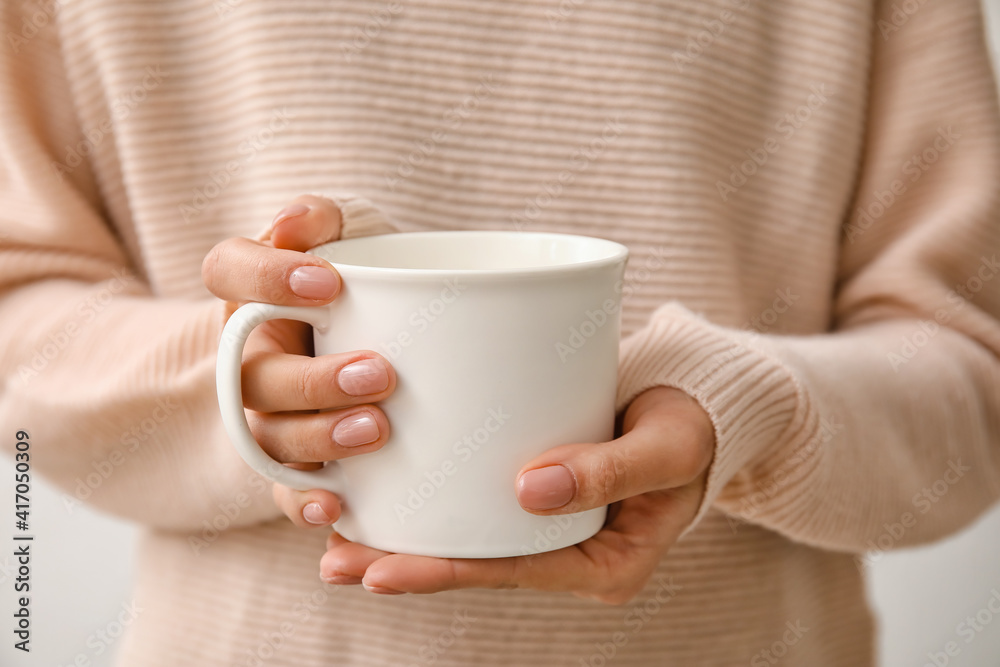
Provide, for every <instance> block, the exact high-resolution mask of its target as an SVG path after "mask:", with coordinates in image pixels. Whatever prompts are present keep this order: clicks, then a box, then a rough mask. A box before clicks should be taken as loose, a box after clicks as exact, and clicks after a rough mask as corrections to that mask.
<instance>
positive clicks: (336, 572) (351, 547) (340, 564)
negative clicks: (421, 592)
mask: <svg viewBox="0 0 1000 667" xmlns="http://www.w3.org/2000/svg"><path fill="white" fill-rule="evenodd" d="M326 548H327V552H326V553H325V554H323V558H321V559H320V563H319V576H320V579H322V580H323V581H325V582H327V583H329V584H360V583H362V579H363V577H364V576H365V571H366V570H367V569H368V567H369V566H370V565H371V564H372V563H374V562H375V561H377V560H378V559H379V558H384V557H385V556H388V555H389V552H388V551H381V550H379V549H373V548H372V547H366V546H365V545H363V544H357V543H355V542H351V541H349V540H347V539H346V538H344V537H343V536H341V535H340V534H338V533H337V532H336V531H334V532H332V533H331V534H330V536H329V537H327V538H326ZM371 592H373V593H388V594H392V593H394V592H395V591H392V590H391V589H380V588H376V589H374V590H372V591H371Z"/></svg>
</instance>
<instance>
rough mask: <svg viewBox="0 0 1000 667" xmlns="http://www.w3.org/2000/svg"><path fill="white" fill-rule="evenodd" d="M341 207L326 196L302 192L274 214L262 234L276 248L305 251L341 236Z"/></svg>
mask: <svg viewBox="0 0 1000 667" xmlns="http://www.w3.org/2000/svg"><path fill="white" fill-rule="evenodd" d="M342 222H343V218H342V216H341V213H340V208H339V207H338V206H337V205H336V204H334V203H333V202H332V201H331V200H329V199H327V198H326V197H317V196H315V195H302V196H300V197H296V198H295V199H293V200H292V201H291V202H289V204H288V206H286V207H285V208H283V209H282V210H281V211H279V212H278V214H277V215H276V216H275V217H274V221H273V222H272V223H271V228H270V229H269V230H268V232H267V233H265V235H264V238H266V239H268V240H269V241H270V243H271V245H273V246H274V247H275V248H284V249H286V250H298V251H299V252H305V251H306V250H309V249H310V248H315V247H316V246H318V245H323V244H324V243H329V242H330V241H336V240H337V239H339V238H340V230H341V226H342Z"/></svg>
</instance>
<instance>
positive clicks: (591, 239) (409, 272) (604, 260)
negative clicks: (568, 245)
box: [307, 230, 629, 278]
mask: <svg viewBox="0 0 1000 667" xmlns="http://www.w3.org/2000/svg"><path fill="white" fill-rule="evenodd" d="M428 236H433V237H435V238H440V237H445V236H447V237H466V238H468V237H489V236H502V237H512V236H518V237H533V238H536V239H539V240H543V239H546V238H547V239H554V240H557V241H568V240H573V241H575V242H576V243H580V242H583V243H587V244H591V245H604V246H606V247H607V249H608V253H607V254H606V255H605V256H603V257H598V258H596V259H588V260H583V261H579V262H569V263H564V264H549V265H544V266H530V267H516V268H507V269H503V268H501V269H496V268H491V269H478V268H451V269H438V268H433V269H427V268H406V267H385V266H368V265H365V264H348V263H344V262H339V261H335V260H332V259H330V258H329V257H326V256H325V255H324V252H323V251H324V250H325V249H327V248H330V247H332V246H339V247H343V246H344V245H345V244H347V245H364V244H369V243H377V242H379V240H380V239H385V238H388V237H392V238H393V239H394V240H397V241H400V240H402V241H405V240H406V239H407V238H409V239H417V238H421V237H428ZM307 252H308V253H309V254H311V255H316V256H317V257H320V258H322V259H325V260H326V261H328V262H330V264H332V265H333V266H334V267H335V268H336V269H337V270H338V271H341V270H343V271H346V272H349V273H354V274H358V275H367V276H372V277H376V276H383V277H393V276H396V277H407V278H418V277H429V278H440V277H449V276H461V277H477V276H481V277H500V276H509V277H517V276H541V275H560V274H565V273H574V272H578V271H582V270H587V269H596V268H603V267H607V266H614V265H616V264H618V263H620V262H624V261H626V260H627V259H628V256H629V249H628V247H627V246H625V245H623V244H621V243H618V242H617V241H612V240H610V239H605V238H600V237H597V236H585V235H583V234H562V233H558V232H518V231H506V230H445V231H419V232H395V233H389V234H379V235H374V236H358V237H354V238H350V239H341V240H339V241H331V242H330V243H324V244H322V245H319V246H316V247H315V248H311V249H309V250H308V251H307Z"/></svg>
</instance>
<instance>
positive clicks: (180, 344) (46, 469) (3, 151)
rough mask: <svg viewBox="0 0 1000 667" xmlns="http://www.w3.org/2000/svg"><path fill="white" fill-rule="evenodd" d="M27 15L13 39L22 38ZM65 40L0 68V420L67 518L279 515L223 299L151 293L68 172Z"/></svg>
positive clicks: (344, 203) (192, 527) (90, 180)
mask: <svg viewBox="0 0 1000 667" xmlns="http://www.w3.org/2000/svg"><path fill="white" fill-rule="evenodd" d="M15 7H20V3H5V4H4V5H3V9H2V10H0V33H2V34H5V35H9V34H14V35H20V30H21V26H22V25H24V24H22V20H21V19H22V17H21V16H19V15H18V12H19V11H21V10H19V9H15ZM25 7H26V8H27V10H30V9H31V8H32V7H33V6H32V5H30V4H29V5H25ZM27 10H25V11H27ZM55 32H56V31H55V30H52V29H43V30H39V31H37V34H33V35H31V38H30V39H22V40H20V41H17V42H16V43H15V48H12V49H11V50H10V51H7V50H5V51H4V55H3V57H2V58H0V109H2V111H0V116H2V118H3V119H4V122H3V123H0V174H2V179H0V198H2V201H3V207H2V208H0V374H2V380H3V384H2V387H3V390H2V394H0V423H2V424H4V425H5V427H6V428H9V429H11V433H10V434H11V436H13V433H14V431H17V430H23V431H26V432H27V433H28V434H29V435H30V440H31V443H32V447H31V457H32V460H31V465H32V469H33V470H34V471H36V472H37V473H39V474H41V475H43V476H45V477H46V478H48V479H49V480H50V481H52V482H53V483H54V484H56V485H57V486H58V487H59V488H60V489H61V490H62V491H63V500H64V503H65V505H66V507H67V509H68V510H70V511H72V510H73V509H74V508H75V507H76V506H77V505H78V504H79V503H80V502H88V503H91V504H92V505H94V506H96V507H97V508H99V509H102V510H105V511H108V512H111V513H114V514H117V515H119V516H122V517H125V518H129V519H133V520H136V521H139V522H142V523H145V524H149V525H152V526H157V527H160V528H168V529H175V530H185V531H191V532H192V534H197V533H198V531H200V530H201V529H202V528H204V527H206V526H212V525H214V526H215V527H216V528H218V527H219V526H220V525H241V524H244V525H245V524H250V523H254V522H257V521H261V520H264V519H267V518H270V517H274V516H278V515H279V512H278V510H277V508H276V507H275V506H274V504H273V502H272V500H271V494H270V492H269V491H270V484H269V483H268V482H265V481H264V480H263V479H262V478H260V477H258V476H257V475H256V474H255V473H253V471H252V470H251V469H250V468H249V467H247V466H246V465H245V464H244V463H243V461H242V460H241V459H240V458H239V457H238V455H237V454H236V453H235V450H234V448H233V447H232V445H231V444H230V442H229V439H228V438H227V436H226V434H225V432H224V430H223V427H222V422H221V418H220V416H219V408H218V403H217V401H216V395H215V357H216V352H217V349H218V340H219V337H220V335H221V331H222V326H223V324H224V321H223V320H224V318H225V315H226V313H225V304H223V302H221V301H219V300H217V299H214V298H198V299H178V298H161V297H158V296H157V295H156V294H154V293H152V291H151V289H150V286H149V284H148V282H147V280H146V279H145V277H144V275H143V268H142V261H141V259H140V258H138V257H134V256H130V255H129V253H128V252H127V250H126V249H125V244H124V243H123V242H122V241H121V238H120V235H119V234H118V233H117V232H116V229H115V228H114V226H113V225H112V224H111V222H110V220H109V218H108V217H107V212H106V210H105V207H104V206H102V201H101V197H100V194H99V193H100V189H99V187H98V186H97V184H96V183H97V180H96V178H95V175H94V173H93V172H92V171H91V170H90V169H89V167H88V164H87V163H86V161H84V162H83V163H81V164H77V165H73V168H72V169H69V168H62V169H60V168H59V165H60V162H61V159H60V158H61V156H62V155H63V154H65V153H66V147H67V146H76V145H79V144H80V142H81V141H83V140H84V136H83V134H82V132H81V130H80V129H79V127H78V126H77V124H76V121H75V117H74V114H73V111H72V104H71V101H70V100H69V99H68V96H67V95H66V92H65V91H66V90H67V89H68V85H67V82H66V80H65V76H64V74H63V68H62V66H61V56H60V53H59V47H58V43H57V40H56V37H55ZM65 166H66V165H63V167H65ZM333 196H334V198H335V199H336V200H337V201H338V203H339V204H340V206H341V208H342V210H343V213H344V227H343V236H345V237H349V236H362V235H366V234H371V233H381V232H385V231H389V230H390V226H389V225H388V223H387V222H386V221H385V219H384V218H383V217H382V216H381V214H380V213H379V212H378V211H377V210H375V209H374V207H372V206H371V204H370V202H368V201H367V200H364V199H361V198H358V197H354V196H350V195H344V196H337V195H333ZM220 240H221V239H220ZM7 443H8V444H7V445H5V450H9V451H10V453H11V454H12V453H13V443H14V439H13V437H10V438H7ZM208 530H209V533H211V529H210V528H209V529H208Z"/></svg>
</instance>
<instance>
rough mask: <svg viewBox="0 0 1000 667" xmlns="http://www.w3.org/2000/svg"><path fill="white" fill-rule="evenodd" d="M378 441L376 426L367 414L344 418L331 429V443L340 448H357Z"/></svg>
mask: <svg viewBox="0 0 1000 667" xmlns="http://www.w3.org/2000/svg"><path fill="white" fill-rule="evenodd" d="M376 440H378V424H376V423H375V419H374V418H373V417H372V416H371V415H369V414H363V415H353V416H351V417H345V418H344V419H341V420H340V421H339V422H337V425H336V426H334V427H333V441H334V442H336V443H337V444H338V445H340V446H341V447H358V446H359V445H367V444H368V443H370V442H375V441H376Z"/></svg>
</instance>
